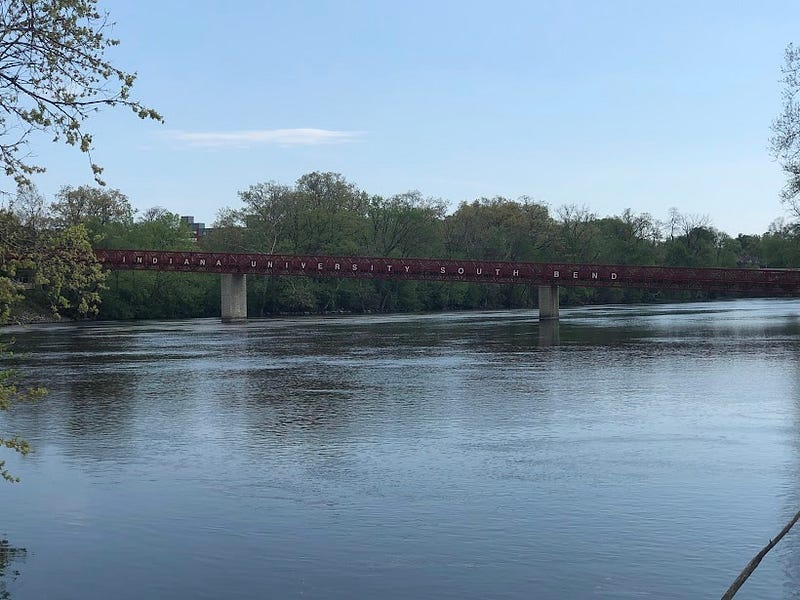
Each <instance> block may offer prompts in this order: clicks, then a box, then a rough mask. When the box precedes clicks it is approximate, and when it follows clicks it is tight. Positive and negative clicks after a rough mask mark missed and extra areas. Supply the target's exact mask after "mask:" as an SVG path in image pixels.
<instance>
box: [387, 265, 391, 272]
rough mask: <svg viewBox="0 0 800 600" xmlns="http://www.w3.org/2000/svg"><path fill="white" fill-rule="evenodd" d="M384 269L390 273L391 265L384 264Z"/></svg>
mask: <svg viewBox="0 0 800 600" xmlns="http://www.w3.org/2000/svg"><path fill="white" fill-rule="evenodd" d="M386 270H387V271H388V272H389V273H391V272H392V265H386Z"/></svg>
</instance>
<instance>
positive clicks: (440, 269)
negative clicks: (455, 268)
mask: <svg viewBox="0 0 800 600" xmlns="http://www.w3.org/2000/svg"><path fill="white" fill-rule="evenodd" d="M439 273H441V274H442V275H444V274H445V273H447V269H445V268H444V267H439Z"/></svg>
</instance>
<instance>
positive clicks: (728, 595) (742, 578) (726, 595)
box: [721, 512, 800, 600]
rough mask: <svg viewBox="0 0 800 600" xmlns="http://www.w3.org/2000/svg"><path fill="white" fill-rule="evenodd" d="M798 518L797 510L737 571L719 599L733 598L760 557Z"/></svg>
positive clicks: (759, 560)
mask: <svg viewBox="0 0 800 600" xmlns="http://www.w3.org/2000/svg"><path fill="white" fill-rule="evenodd" d="M798 519H800V512H798V513H797V514H796V515H795V516H794V517H793V518H792V520H791V521H789V522H788V523H787V524H786V527H784V528H783V529H781V532H780V533H779V534H778V535H777V536H775V538H774V539H772V540H770V541H769V544H767V545H766V546H764V547H763V548H762V549H761V552H759V553H758V554H756V555H755V556H754V557H753V560H751V561H750V562H749V563H747V566H746V567H745V568H744V570H743V571H742V572H741V573H739V576H738V577H737V578H736V581H734V582H733V583H732V584H731V587H729V588H728V591H727V592H725V593H724V594H723V595H722V598H721V600H731V598H733V595H734V594H735V593H736V592H738V591H739V588H740V587H742V584H743V583H744V582H745V581H747V578H748V577H750V575H752V573H753V571H755V570H756V567H757V566H758V564H759V563H760V562H761V559H762V558H764V557H765V556H766V555H767V552H769V551H770V550H772V549H773V548H774V547H775V545H776V544H777V543H778V542H780V541H781V538H783V536H785V535H786V534H787V533H789V530H790V529H791V528H792V527H793V526H794V524H795V523H797V521H798Z"/></svg>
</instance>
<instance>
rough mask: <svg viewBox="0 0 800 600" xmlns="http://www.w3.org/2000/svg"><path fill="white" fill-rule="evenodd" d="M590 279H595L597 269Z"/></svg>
mask: <svg viewBox="0 0 800 600" xmlns="http://www.w3.org/2000/svg"><path fill="white" fill-rule="evenodd" d="M592 279H597V271H595V272H594V273H592Z"/></svg>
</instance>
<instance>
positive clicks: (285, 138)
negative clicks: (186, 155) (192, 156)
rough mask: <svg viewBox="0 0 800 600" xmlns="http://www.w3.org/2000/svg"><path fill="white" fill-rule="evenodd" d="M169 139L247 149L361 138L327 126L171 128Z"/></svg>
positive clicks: (186, 142)
mask: <svg viewBox="0 0 800 600" xmlns="http://www.w3.org/2000/svg"><path fill="white" fill-rule="evenodd" d="M168 135H169V137H170V139H172V140H173V141H176V142H181V143H184V144H187V145H189V146H194V147H199V148H223V147H231V146H236V147H240V148H247V147H250V146H256V145H265V144H274V145H278V146H320V145H323V144H345V143H347V142H352V141H355V140H356V139H358V138H359V137H361V136H362V135H363V134H362V132H360V131H334V130H330V129H309V128H304V129H258V130H251V131H202V132H190V131H173V132H170V133H169V134H168Z"/></svg>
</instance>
